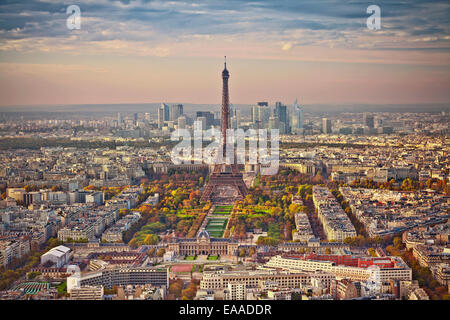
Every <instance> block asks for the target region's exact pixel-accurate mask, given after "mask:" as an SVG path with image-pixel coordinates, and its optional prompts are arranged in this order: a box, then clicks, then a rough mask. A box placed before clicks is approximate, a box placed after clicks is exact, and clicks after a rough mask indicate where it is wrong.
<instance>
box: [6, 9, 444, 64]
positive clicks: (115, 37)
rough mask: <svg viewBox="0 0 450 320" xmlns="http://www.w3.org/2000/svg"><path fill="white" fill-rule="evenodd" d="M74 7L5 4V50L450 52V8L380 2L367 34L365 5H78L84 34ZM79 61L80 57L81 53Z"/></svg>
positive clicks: (130, 52) (170, 53) (143, 52)
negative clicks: (375, 23)
mask: <svg viewBox="0 0 450 320" xmlns="http://www.w3.org/2000/svg"><path fill="white" fill-rule="evenodd" d="M72 2H73V1H54V0H40V1H38V0H25V1H12V0H5V1H2V2H1V3H0V40H1V44H0V50H2V51H11V50H12V51H21V50H23V51H32V50H33V49H34V50H37V51H49V50H50V51H58V50H59V51H62V52H67V51H71V50H75V51H76V48H79V49H80V50H81V48H82V49H83V50H86V49H87V50H88V52H90V53H94V54H95V52H94V51H95V50H96V49H98V50H100V51H99V52H100V53H104V52H105V50H110V51H109V52H110V53H111V54H120V55H123V54H125V53H126V52H125V50H128V53H129V54H130V55H132V54H136V55H158V56H166V55H172V54H176V51H173V50H171V49H170V48H169V46H168V45H167V44H168V43H172V44H176V45H179V44H180V43H184V44H185V45H186V46H188V45H189V43H190V42H191V41H198V40H200V39H203V40H204V41H211V39H216V40H217V39H221V40H222V41H224V42H233V41H234V42H236V41H241V40H242V39H247V41H248V42H249V43H250V42H255V43H256V42H260V43H261V47H268V46H272V45H274V46H279V45H280V43H281V49H282V50H281V51H282V52H290V51H292V50H293V49H294V48H295V47H300V46H323V47H326V48H346V49H356V50H357V49H363V48H371V49H372V50H385V49H386V48H392V47H396V48H405V49H414V48H415V47H417V48H421V47H423V46H424V45H426V46H433V47H437V48H439V47H440V48H447V47H449V46H450V43H449V42H450V39H448V37H447V36H448V34H449V33H450V26H449V25H448V16H449V15H450V4H449V3H448V1H425V0H412V1H408V2H392V1H378V3H377V4H378V5H379V6H380V7H381V14H382V20H381V21H382V22H381V30H377V31H376V32H372V31H370V30H368V29H367V28H366V26H365V23H366V19H367V17H368V14H367V13H366V8H367V6H368V5H369V4H370V3H368V2H366V1H341V0H324V1H316V0H304V1H298V0H273V1H269V0H266V1H264V0H255V1H251V2H249V1H243V0H228V1H222V0H200V1H195V2H192V1H160V0H153V1H149V0H122V1H118V0H96V1H94V0H77V1H76V2H77V5H79V7H80V8H81V30H68V29H67V28H66V19H67V17H68V16H67V14H66V8H67V6H68V5H70V4H72ZM78 53H79V54H81V53H82V52H81V51H79V52H78Z"/></svg>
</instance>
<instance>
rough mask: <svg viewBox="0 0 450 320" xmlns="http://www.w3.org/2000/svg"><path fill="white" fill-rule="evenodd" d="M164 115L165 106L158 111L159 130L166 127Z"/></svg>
mask: <svg viewBox="0 0 450 320" xmlns="http://www.w3.org/2000/svg"><path fill="white" fill-rule="evenodd" d="M164 115H165V110H164V106H163V105H161V108H159V109H158V128H159V129H161V128H162V127H164Z"/></svg>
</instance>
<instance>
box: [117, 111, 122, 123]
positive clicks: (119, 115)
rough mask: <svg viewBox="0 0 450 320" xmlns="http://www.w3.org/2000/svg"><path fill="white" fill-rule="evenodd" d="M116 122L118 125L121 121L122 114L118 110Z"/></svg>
mask: <svg viewBox="0 0 450 320" xmlns="http://www.w3.org/2000/svg"><path fill="white" fill-rule="evenodd" d="M117 123H118V125H119V126H120V125H121V124H122V123H123V118H122V114H121V113H120V112H118V113H117Z"/></svg>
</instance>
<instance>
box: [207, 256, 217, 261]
mask: <svg viewBox="0 0 450 320" xmlns="http://www.w3.org/2000/svg"><path fill="white" fill-rule="evenodd" d="M218 259H220V257H219V256H209V257H208V260H212V261H215V260H218Z"/></svg>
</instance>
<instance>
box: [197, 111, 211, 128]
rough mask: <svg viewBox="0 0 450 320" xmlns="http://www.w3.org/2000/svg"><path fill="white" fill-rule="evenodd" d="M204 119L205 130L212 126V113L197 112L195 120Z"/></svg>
mask: <svg viewBox="0 0 450 320" xmlns="http://www.w3.org/2000/svg"><path fill="white" fill-rule="evenodd" d="M200 117H204V118H205V119H206V129H207V128H210V127H211V126H212V125H214V113H212V112H209V111H197V117H196V118H197V119H198V118H200Z"/></svg>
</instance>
